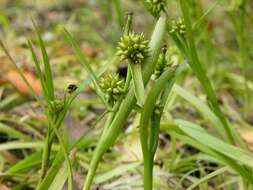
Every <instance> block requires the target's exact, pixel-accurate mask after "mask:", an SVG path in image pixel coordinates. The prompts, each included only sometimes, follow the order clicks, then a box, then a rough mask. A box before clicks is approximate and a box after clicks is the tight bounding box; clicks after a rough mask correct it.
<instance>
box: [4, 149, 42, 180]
mask: <svg viewBox="0 0 253 190" xmlns="http://www.w3.org/2000/svg"><path fill="white" fill-rule="evenodd" d="M41 155H42V153H41V151H38V152H35V153H33V154H31V155H29V156H27V157H26V158H25V159H23V160H21V161H19V162H18V163H16V164H15V165H13V166H12V167H10V168H9V169H8V170H7V171H6V173H7V175H8V174H17V173H23V172H27V171H28V170H30V169H33V168H35V167H39V166H40V163H41V159H40V158H41Z"/></svg>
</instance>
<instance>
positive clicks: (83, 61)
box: [64, 29, 106, 103]
mask: <svg viewBox="0 0 253 190" xmlns="http://www.w3.org/2000/svg"><path fill="white" fill-rule="evenodd" d="M64 35H65V37H66V38H67V40H68V42H69V43H70V44H71V45H72V47H73V48H74V50H75V53H76V55H77V56H78V58H79V61H80V63H81V64H82V65H83V66H84V68H85V70H86V72H87V73H88V74H89V76H90V77H91V80H92V83H93V85H94V88H95V90H96V92H97V94H98V95H99V97H100V98H101V99H102V101H103V102H104V103H106V100H105V98H104V95H103V92H102V90H101V88H100V86H99V81H98V79H97V76H96V75H95V73H94V71H93V70H92V68H91V66H90V65H89V63H88V61H87V60H86V59H85V57H84V55H83V53H82V50H81V48H80V46H79V45H78V43H77V42H76V40H75V39H74V38H73V37H72V35H71V34H70V33H69V32H68V31H67V30H66V29H64Z"/></svg>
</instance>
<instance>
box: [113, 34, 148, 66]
mask: <svg viewBox="0 0 253 190" xmlns="http://www.w3.org/2000/svg"><path fill="white" fill-rule="evenodd" d="M148 52H149V51H148V40H146V39H145V37H144V35H143V34H134V33H130V34H129V35H124V36H123V37H121V39H120V42H119V46H118V52H117V54H118V55H119V56H120V58H121V60H122V61H123V60H128V61H130V63H133V64H141V63H142V62H143V61H144V59H145V58H146V57H147V56H148Z"/></svg>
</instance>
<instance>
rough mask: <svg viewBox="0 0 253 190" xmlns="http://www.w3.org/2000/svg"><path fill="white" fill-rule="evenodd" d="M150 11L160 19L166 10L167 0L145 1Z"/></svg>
mask: <svg viewBox="0 0 253 190" xmlns="http://www.w3.org/2000/svg"><path fill="white" fill-rule="evenodd" d="M145 3H146V5H147V8H148V10H149V11H150V12H151V14H152V15H154V16H155V17H159V16H160V14H161V12H162V11H164V10H165V6H166V2H165V0H145Z"/></svg>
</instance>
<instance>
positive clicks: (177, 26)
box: [170, 19, 186, 35]
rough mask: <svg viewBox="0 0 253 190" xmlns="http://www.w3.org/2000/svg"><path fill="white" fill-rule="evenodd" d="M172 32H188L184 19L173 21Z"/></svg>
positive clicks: (182, 33)
mask: <svg viewBox="0 0 253 190" xmlns="http://www.w3.org/2000/svg"><path fill="white" fill-rule="evenodd" d="M170 33H173V34H179V35H184V34H185V33H186V26H185V24H184V20H183V19H179V20H177V21H172V27H171V30H170Z"/></svg>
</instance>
